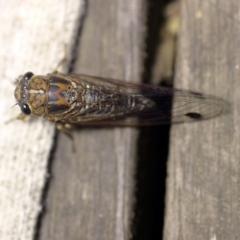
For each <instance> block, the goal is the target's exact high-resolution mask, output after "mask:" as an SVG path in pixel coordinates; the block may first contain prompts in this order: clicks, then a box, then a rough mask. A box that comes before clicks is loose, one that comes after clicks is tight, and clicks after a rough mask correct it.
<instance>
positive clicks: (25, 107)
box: [21, 103, 32, 115]
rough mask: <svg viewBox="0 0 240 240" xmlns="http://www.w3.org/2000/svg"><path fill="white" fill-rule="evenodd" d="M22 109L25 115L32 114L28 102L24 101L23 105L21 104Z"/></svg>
mask: <svg viewBox="0 0 240 240" xmlns="http://www.w3.org/2000/svg"><path fill="white" fill-rule="evenodd" d="M21 111H22V113H23V114H25V115H30V114H31V113H32V111H31V109H30V107H29V106H28V104H26V103H24V104H23V105H22V106H21Z"/></svg>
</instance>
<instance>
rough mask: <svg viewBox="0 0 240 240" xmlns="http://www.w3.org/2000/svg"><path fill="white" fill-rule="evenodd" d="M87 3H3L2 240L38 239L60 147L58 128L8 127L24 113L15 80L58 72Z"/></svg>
mask: <svg viewBox="0 0 240 240" xmlns="http://www.w3.org/2000/svg"><path fill="white" fill-rule="evenodd" d="M46 3H47V4H46ZM81 3H82V1H74V0H70V1H58V0H53V1H48V2H46V1H42V0H40V1H38V0H28V1H18V0H9V1H7V2H1V8H0V26H1V31H0V69H1V70H0V85H1V90H0V92H1V93H0V112H1V114H0V116H1V117H0V239H3V240H16V239H19V240H30V239H32V238H33V235H34V232H35V225H36V219H37V218H38V215H39V213H40V212H41V207H42V206H41V203H40V202H41V201H40V200H41V196H42V190H43V188H44V185H45V181H46V166H47V164H48V159H49V153H50V151H51V148H52V144H53V141H54V139H53V136H54V128H55V127H54V125H53V124H51V123H49V122H46V121H44V119H42V118H32V119H31V120H30V119H29V118H28V119H26V121H19V120H15V121H12V122H9V123H8V124H7V123H6V122H7V121H9V120H10V119H14V118H16V117H17V116H18V115H19V113H20V108H19V106H17V105H16V104H15V103H16V99H14V89H15V87H16V85H15V81H14V80H15V79H16V78H18V76H20V75H23V74H24V73H25V72H27V71H32V72H34V73H35V74H44V75H45V74H47V73H48V72H51V71H53V69H54V67H55V65H56V63H57V62H58V61H59V59H60V58H62V55H63V44H64V43H65V42H68V43H69V45H71V42H72V40H73V32H74V29H75V25H76V20H77V18H78V16H79V12H80V8H81V6H83V5H81ZM82 10H83V9H82ZM14 104H15V105H16V106H15V107H12V108H11V106H13V105H14Z"/></svg>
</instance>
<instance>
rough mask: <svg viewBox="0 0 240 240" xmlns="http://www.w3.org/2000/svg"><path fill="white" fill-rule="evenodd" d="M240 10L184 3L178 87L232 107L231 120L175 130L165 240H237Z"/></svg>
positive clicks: (239, 207)
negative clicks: (218, 100) (219, 100)
mask: <svg viewBox="0 0 240 240" xmlns="http://www.w3.org/2000/svg"><path fill="white" fill-rule="evenodd" d="M239 10H240V9H239V5H238V3H237V2H236V1H213V0H212V1H200V0H194V1H192V0H191V1H190V0H183V1H181V20H182V21H181V29H180V35H179V44H178V57H177V68H176V78H175V84H176V87H178V88H185V89H191V90H195V91H199V92H204V93H208V94H213V95H216V96H219V97H222V98H224V99H226V100H228V101H229V102H230V103H231V113H230V114H227V115H225V116H222V117H218V118H215V119H212V120H209V121H204V122H201V123H196V124H195V123H194V124H183V125H177V126H173V127H172V131H171V149H170V159H169V164H168V180H167V197H166V216H165V229H164V239H168V240H169V239H174V240H175V239H195V240H197V239H239V236H240V228H239V226H240V218H239V216H240V201H239V199H240V191H239V189H240V188H239V182H240V161H239V160H240V147H239V146H240V134H239V133H240V131H239V126H240V122H239V121H240V120H239V119H240V118H239V116H240V94H239V92H240V85H239V73H240V72H239V64H240V56H239V46H240V21H239Z"/></svg>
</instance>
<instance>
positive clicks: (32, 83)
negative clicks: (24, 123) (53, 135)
mask: <svg viewBox="0 0 240 240" xmlns="http://www.w3.org/2000/svg"><path fill="white" fill-rule="evenodd" d="M47 83H48V80H47V76H35V75H34V74H33V73H32V72H27V73H25V74H24V75H23V76H20V77H19V78H18V82H17V86H16V89H15V91H14V96H15V98H16V100H17V103H18V105H19V106H20V108H21V111H22V113H23V114H25V115H31V114H32V115H37V116H42V115H44V113H45V105H46V100H47V97H46V91H47V87H48V84H47Z"/></svg>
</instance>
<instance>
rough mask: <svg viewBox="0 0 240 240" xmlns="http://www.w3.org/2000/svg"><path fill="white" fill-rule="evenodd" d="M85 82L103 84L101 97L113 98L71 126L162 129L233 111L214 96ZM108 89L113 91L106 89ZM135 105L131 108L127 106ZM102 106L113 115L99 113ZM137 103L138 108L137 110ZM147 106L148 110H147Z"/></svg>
mask: <svg viewBox="0 0 240 240" xmlns="http://www.w3.org/2000/svg"><path fill="white" fill-rule="evenodd" d="M81 78H82V79H81V80H83V79H84V80H86V81H89V82H91V81H92V82H94V84H95V85H96V86H97V85H98V84H99V86H101V89H100V90H99V91H101V93H103V94H106V95H107V94H110V95H111V96H113V97H111V98H109V99H107V100H106V99H103V100H100V101H98V102H96V103H94V102H92V106H93V107H92V108H89V109H88V110H87V112H86V114H85V117H84V116H76V117H75V118H72V119H71V120H70V123H73V124H81V125H95V126H97V125H99V126H101V125H105V126H109V125H111V126H144V125H159V124H167V123H181V122H192V121H199V120H204V119H209V118H212V117H215V116H218V115H220V114H222V113H226V112H228V111H229V104H228V103H227V102H226V101H224V100H223V99H221V98H217V97H214V96H210V95H204V94H200V93H195V92H191V91H186V90H176V89H171V88H163V87H159V86H154V85H146V84H134V83H127V82H126V83H125V82H122V81H117V80H111V79H102V78H98V77H89V76H82V75H81ZM95 85H94V86H95ZM104 85H106V86H111V87H108V88H104V87H103V86H104ZM112 85H114V86H115V87H113V86H112ZM131 101H132V103H131V104H127V102H131ZM99 102H101V104H102V105H104V104H105V105H104V106H106V107H109V108H110V109H111V114H110V113H109V114H106V107H105V109H104V108H99V109H98V106H99ZM133 102H134V104H135V106H133ZM140 103H141V104H140ZM144 104H145V106H143V105H144ZM102 105H101V106H102ZM123 105H124V106H123ZM138 105H139V106H138ZM109 112H110V111H109ZM103 113H105V114H103Z"/></svg>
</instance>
